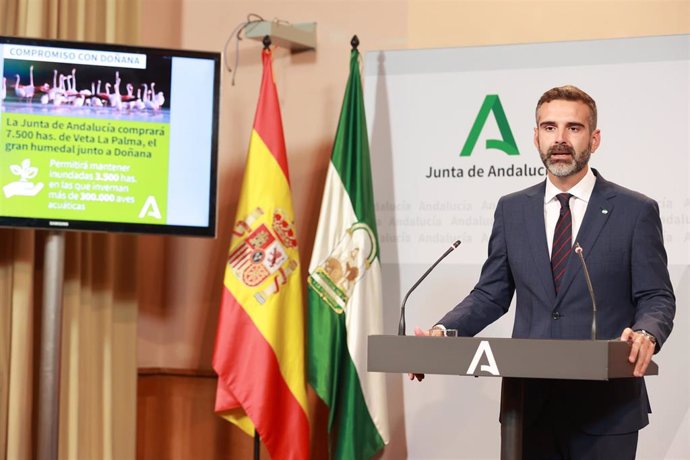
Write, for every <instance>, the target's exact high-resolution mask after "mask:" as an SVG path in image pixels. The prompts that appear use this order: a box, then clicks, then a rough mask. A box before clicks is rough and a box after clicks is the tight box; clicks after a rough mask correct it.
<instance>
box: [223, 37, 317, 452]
mask: <svg viewBox="0 0 690 460" xmlns="http://www.w3.org/2000/svg"><path fill="white" fill-rule="evenodd" d="M263 64H264V74H263V79H262V84H261V91H260V96H259V103H258V107H257V112H256V117H255V120H254V129H253V130H252V134H251V139H250V143H249V152H248V155H247V164H246V169H245V173H244V180H243V184H242V191H241V194H240V201H239V203H238V208H237V217H236V222H235V227H234V230H233V237H232V240H231V243H230V251H229V256H228V263H227V265H226V272H225V279H224V289H223V299H222V304H221V311H220V315H219V322H218V333H217V336H216V346H215V350H214V359H213V366H214V369H215V370H216V372H217V373H218V376H219V379H218V391H217V395H216V411H217V412H219V413H220V415H221V416H223V417H224V418H226V419H228V420H229V421H231V422H233V423H236V424H237V425H238V426H239V427H240V428H242V429H243V430H244V431H246V432H247V433H250V434H253V429H254V428H256V430H257V431H258V432H259V434H260V436H261V440H262V442H264V444H265V445H266V447H267V449H268V451H269V452H270V454H271V457H272V458H274V459H282V458H286V459H306V458H309V418H308V406H307V396H306V384H305V364H304V313H303V300H302V285H301V280H300V262H299V253H298V248H297V239H296V235H295V229H294V213H293V207H292V199H291V192H290V184H289V175H288V167H287V156H286V153H285V142H284V138H283V129H282V122H281V119H280V107H279V104H278V98H277V94H276V89H275V84H274V82H273V75H272V69H271V54H270V51H268V50H264V52H263Z"/></svg>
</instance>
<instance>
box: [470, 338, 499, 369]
mask: <svg viewBox="0 0 690 460" xmlns="http://www.w3.org/2000/svg"><path fill="white" fill-rule="evenodd" d="M482 355H484V356H486V360H487V361H488V362H489V364H482V365H481V366H480V368H479V369H480V370H481V371H482V372H488V373H489V374H491V375H501V373H500V372H499V371H498V366H497V365H496V360H495V359H494V353H493V352H492V351H491V346H490V345H489V342H488V341H486V340H482V341H481V342H480V343H479V346H478V347H477V351H476V353H475V354H474V358H472V362H471V363H470V367H468V368H467V374H468V375H474V374H475V373H476V370H477V365H478V364H479V360H480V359H481V358H482Z"/></svg>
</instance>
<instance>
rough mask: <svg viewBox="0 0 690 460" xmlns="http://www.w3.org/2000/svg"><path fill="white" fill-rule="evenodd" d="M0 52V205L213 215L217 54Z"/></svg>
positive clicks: (7, 210)
mask: <svg viewBox="0 0 690 460" xmlns="http://www.w3.org/2000/svg"><path fill="white" fill-rule="evenodd" d="M73 45H74V44H73ZM0 56H1V57H2V60H1V61H0V71H1V73H2V76H3V77H2V106H1V110H0V189H1V190H2V191H1V192H0V217H3V218H4V217H11V218H25V219H47V220H49V221H50V226H53V227H61V226H62V227H71V225H72V224H71V223H72V222H78V221H81V222H84V221H88V222H105V223H114V224H139V225H141V224H144V225H162V226H165V225H174V226H185V225H187V226H193V227H207V226H209V222H211V221H213V219H212V218H211V217H212V216H210V215H209V214H211V213H214V212H215V209H211V208H212V205H213V204H214V199H211V198H212V197H211V195H212V194H213V196H215V191H211V190H210V189H211V187H210V185H211V184H212V183H213V184H214V183H215V180H212V177H211V176H212V174H215V168H214V167H213V162H212V161H211V160H212V158H215V153H214V152H213V151H212V150H213V146H212V138H214V135H215V132H214V127H215V125H214V121H215V120H214V115H216V114H215V112H214V110H215V107H216V106H215V105H214V103H213V101H214V94H215V92H214V90H213V82H214V62H213V60H210V59H189V58H188V57H184V56H182V57H179V56H174V55H170V54H163V53H135V52H123V51H103V50H96V49H87V48H84V49H78V48H74V47H65V46H62V45H58V46H54V47H51V46H34V45H25V44H1V45H0ZM176 59H178V60H180V62H179V63H178V65H175V60H176ZM199 69H201V70H199ZM199 77H201V78H202V81H198V79H199ZM192 79H194V80H192ZM203 79H205V80H206V81H203ZM175 88H177V90H175ZM191 88H193V89H194V91H195V92H196V93H193V95H192V96H190V89H191ZM176 91H177V93H178V94H176ZM195 99H198V100H199V101H200V102H199V103H198V104H196V103H195V102H194V100H195ZM180 104H183V105H180ZM199 104H201V106H202V107H203V110H202V111H200V112H199V111H197V112H195V110H194V109H197V110H198V108H199ZM189 126H191V127H192V128H193V131H194V132H192V131H191V130H188V129H186V128H187V127H189ZM175 131H177V133H175ZM175 139H176V140H177V142H176V144H177V145H180V146H184V148H182V149H180V148H173V147H172V142H171V140H175ZM195 140H196V141H197V147H198V146H199V145H201V146H203V147H204V149H202V150H201V149H200V150H201V151H199V150H197V151H194V150H190V149H193V148H194V141H195ZM200 164H201V167H200ZM171 170H172V175H171ZM184 171H187V172H188V174H187V176H186V177H185V174H184V173H183V172H184ZM171 197H177V198H179V199H173V200H171ZM175 203H178V204H175ZM200 210H201V212H200ZM169 216H172V218H171V219H169ZM185 216H189V217H185ZM106 230H107V228H106ZM212 230H213V229H212Z"/></svg>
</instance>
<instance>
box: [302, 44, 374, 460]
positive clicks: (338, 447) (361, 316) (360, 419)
mask: <svg viewBox="0 0 690 460" xmlns="http://www.w3.org/2000/svg"><path fill="white" fill-rule="evenodd" d="M308 283H309V288H308V293H307V297H308V303H309V315H308V322H309V326H308V334H309V337H308V343H309V346H308V350H309V351H308V353H309V383H310V384H311V385H312V386H313V387H314V390H315V391H316V393H317V394H318V395H319V397H320V398H321V399H323V401H324V402H325V403H326V405H327V406H328V407H329V411H330V412H329V420H328V431H329V435H330V450H331V454H332V457H333V458H336V459H356V460H362V459H368V458H370V457H372V456H373V455H374V454H375V453H376V452H377V451H379V450H381V448H383V446H384V444H386V443H387V442H388V416H387V403H386V393H385V379H384V377H385V376H384V374H381V373H368V372H367V365H366V357H367V356H366V355H367V336H368V335H370V334H380V333H382V331H383V327H382V300H381V264H380V261H379V246H378V237H377V233H376V217H375V215H374V196H373V191H372V183H371V166H370V161H369V145H368V139H367V127H366V120H365V116H364V102H363V100H362V81H361V78H360V73H359V52H358V51H357V50H356V49H353V50H352V55H351V58H350V78H349V80H348V83H347V88H346V90H345V99H344V101H343V108H342V111H341V113H340V121H339V122H338V131H337V133H336V135H335V143H334V145H333V153H332V155H331V162H330V164H329V167H328V173H327V176H326V186H325V188H324V192H323V201H322V202H321V214H320V216H319V225H318V229H317V232H316V240H315V242H314V252H313V254H312V259H311V264H310V265H309V279H308Z"/></svg>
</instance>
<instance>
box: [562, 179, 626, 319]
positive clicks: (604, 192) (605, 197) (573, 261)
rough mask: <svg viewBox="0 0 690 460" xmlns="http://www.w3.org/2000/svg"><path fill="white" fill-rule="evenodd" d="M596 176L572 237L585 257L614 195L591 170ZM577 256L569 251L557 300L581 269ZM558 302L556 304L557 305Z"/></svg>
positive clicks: (604, 219) (607, 215)
mask: <svg viewBox="0 0 690 460" xmlns="http://www.w3.org/2000/svg"><path fill="white" fill-rule="evenodd" d="M593 171H594V173H595V174H596V176H597V182H596V184H595V185H594V190H592V195H591V196H590V198H589V203H588V204H587V210H586V211H585V216H584V218H583V219H582V224H581V225H580V229H579V230H578V234H577V235H576V236H574V237H573V245H575V242H578V243H580V246H582V249H583V251H584V252H583V254H584V256H585V258H586V257H587V254H588V251H590V250H591V249H592V248H593V247H594V243H595V242H596V240H597V238H598V237H599V234H600V233H601V230H602V229H603V228H604V226H605V225H606V222H607V221H608V217H609V215H610V214H611V211H613V205H614V203H613V201H610V198H612V197H613V196H614V195H615V192H614V191H613V190H611V187H609V185H608V182H607V181H606V180H604V178H603V177H601V176H600V175H599V173H598V172H597V171H596V170H593ZM578 258H579V256H578V255H577V254H576V253H575V251H574V250H573V251H571V253H570V255H569V256H568V262H567V266H566V269H565V274H564V275H563V276H564V278H563V282H562V283H561V288H560V290H559V291H558V297H557V302H558V303H560V299H562V298H563V296H564V294H565V292H566V291H567V290H568V288H569V287H570V284H571V283H572V282H573V280H574V279H575V276H576V275H577V274H578V273H579V272H580V271H581V270H582V267H581V266H580V261H579V260H578ZM558 303H557V304H556V306H558Z"/></svg>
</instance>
